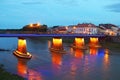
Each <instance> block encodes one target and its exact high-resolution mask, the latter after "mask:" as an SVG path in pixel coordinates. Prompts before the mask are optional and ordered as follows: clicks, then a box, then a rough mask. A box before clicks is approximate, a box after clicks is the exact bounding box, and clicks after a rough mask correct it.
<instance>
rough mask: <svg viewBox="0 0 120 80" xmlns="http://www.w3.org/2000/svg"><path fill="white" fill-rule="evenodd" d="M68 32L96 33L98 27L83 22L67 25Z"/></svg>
mask: <svg viewBox="0 0 120 80" xmlns="http://www.w3.org/2000/svg"><path fill="white" fill-rule="evenodd" d="M67 31H68V32H69V33H79V34H97V33H98V28H97V27H96V26H95V25H94V24H91V23H83V24H78V25H73V26H68V30H67Z"/></svg>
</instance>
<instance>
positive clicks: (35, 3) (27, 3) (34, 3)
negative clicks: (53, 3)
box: [22, 2, 42, 5]
mask: <svg viewBox="0 0 120 80" xmlns="http://www.w3.org/2000/svg"><path fill="white" fill-rule="evenodd" d="M22 4H24V5H37V4H42V2H22Z"/></svg>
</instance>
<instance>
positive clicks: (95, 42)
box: [89, 37, 101, 47]
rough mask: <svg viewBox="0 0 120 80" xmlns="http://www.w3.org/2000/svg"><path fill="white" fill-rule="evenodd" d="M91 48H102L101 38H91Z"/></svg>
mask: <svg viewBox="0 0 120 80" xmlns="http://www.w3.org/2000/svg"><path fill="white" fill-rule="evenodd" d="M89 46H90V47H101V46H100V44H99V38H97V37H90V43H89Z"/></svg>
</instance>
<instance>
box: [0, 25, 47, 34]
mask: <svg viewBox="0 0 120 80" xmlns="http://www.w3.org/2000/svg"><path fill="white" fill-rule="evenodd" d="M34 25H36V24H34ZM34 25H33V27H30V26H29V25H25V26H23V27H22V28H21V29H0V33H46V32H47V29H48V27H47V25H40V26H38V27H36V26H34Z"/></svg>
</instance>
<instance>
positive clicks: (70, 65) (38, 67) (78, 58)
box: [0, 38, 120, 80]
mask: <svg viewBox="0 0 120 80" xmlns="http://www.w3.org/2000/svg"><path fill="white" fill-rule="evenodd" d="M9 39H10V38H6V39H3V40H4V42H5V40H6V41H7V40H9ZM10 40H11V44H6V48H9V47H10V46H11V47H12V46H15V44H16V43H17V39H10ZM1 41H2V39H1ZM36 43H37V44H36ZM4 44H5V43H4ZM27 44H28V45H27V48H28V51H29V52H31V54H32V55H33V58H32V59H31V60H29V61H27V60H24V59H19V58H16V57H15V56H14V55H13V54H12V51H11V52H0V64H4V65H5V68H6V69H7V70H8V71H10V72H13V73H17V74H19V75H21V76H23V77H26V78H28V80H50V79H51V80H107V79H108V80H112V79H114V80H116V79H117V80H118V79H120V76H118V74H119V72H120V69H119V67H120V64H119V60H120V56H119V55H118V56H114V55H109V54H108V52H107V51H105V50H104V49H102V48H90V49H89V50H87V51H84V50H79V49H73V48H70V47H67V49H68V50H67V51H68V52H69V53H66V54H59V53H57V52H49V49H48V47H50V44H51V42H50V41H44V42H42V43H41V42H40V41H37V42H35V41H34V39H33V40H31V39H27ZM2 45H3V43H2ZM7 45H8V46H7ZM64 45H66V44H64ZM67 45H68V44H67ZM0 47H2V46H1V45H0ZM16 47H17V44H16ZM64 48H65V49H66V47H64ZM10 49H11V48H10ZM14 49H16V48H14V47H12V50H14ZM3 53H4V54H3ZM8 57H9V58H10V59H9V58H8ZM10 64H12V65H10ZM115 65H116V66H115ZM6 66H7V67H6ZM8 66H9V67H8Z"/></svg>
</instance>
